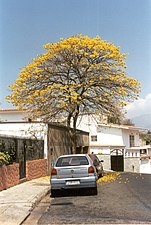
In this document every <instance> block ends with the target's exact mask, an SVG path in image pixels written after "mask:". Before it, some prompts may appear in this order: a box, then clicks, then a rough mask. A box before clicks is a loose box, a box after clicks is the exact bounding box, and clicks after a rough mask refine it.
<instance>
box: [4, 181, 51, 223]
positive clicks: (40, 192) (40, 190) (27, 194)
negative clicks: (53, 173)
mask: <svg viewBox="0 0 151 225" xmlns="http://www.w3.org/2000/svg"><path fill="white" fill-rule="evenodd" d="M49 190H50V182H49V177H41V178H38V179H35V180H32V181H28V182H24V183H22V184H19V185H17V186H14V187H11V188H9V189H7V190H3V191H1V192H0V224H3V225H20V224H21V223H22V222H23V221H24V220H25V218H26V217H27V216H28V215H29V214H30V212H31V211H32V209H33V208H34V207H35V205H36V204H37V203H38V202H39V201H40V200H41V199H42V198H43V197H44V196H45V195H46V194H47V193H48V192H49Z"/></svg>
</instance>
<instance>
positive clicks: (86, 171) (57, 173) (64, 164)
mask: <svg viewBox="0 0 151 225" xmlns="http://www.w3.org/2000/svg"><path fill="white" fill-rule="evenodd" d="M96 181H97V173H96V169H95V167H94V165H93V162H92V160H91V159H90V157H89V156H88V155H87V154H72V155H62V156H60V157H59V158H58V159H57V160H56V162H55V164H54V167H53V168H52V171H51V179H50V184H51V196H52V197H55V196H57V195H58V194H59V193H60V191H61V190H70V189H85V188H86V189H89V193H90V194H93V195H97V182H96Z"/></svg>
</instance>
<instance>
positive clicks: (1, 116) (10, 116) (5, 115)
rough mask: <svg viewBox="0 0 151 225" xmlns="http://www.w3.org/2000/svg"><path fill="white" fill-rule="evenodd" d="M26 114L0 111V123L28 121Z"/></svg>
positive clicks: (16, 111) (14, 111) (23, 112)
mask: <svg viewBox="0 0 151 225" xmlns="http://www.w3.org/2000/svg"><path fill="white" fill-rule="evenodd" d="M27 116H28V114H27V113H26V112H25V111H18V110H13V109H12V110H0V121H1V122H17V121H18V122H21V121H28V117H27Z"/></svg>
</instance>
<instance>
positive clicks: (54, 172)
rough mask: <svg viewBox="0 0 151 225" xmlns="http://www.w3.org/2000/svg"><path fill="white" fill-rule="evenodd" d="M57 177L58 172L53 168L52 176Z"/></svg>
mask: <svg viewBox="0 0 151 225" xmlns="http://www.w3.org/2000/svg"><path fill="white" fill-rule="evenodd" d="M56 175H57V170H56V169H55V168H52V170H51V176H56Z"/></svg>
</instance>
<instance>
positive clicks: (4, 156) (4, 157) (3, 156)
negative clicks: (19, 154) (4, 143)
mask: <svg viewBox="0 0 151 225" xmlns="http://www.w3.org/2000/svg"><path fill="white" fill-rule="evenodd" d="M10 158H11V157H10V155H9V154H8V152H5V153H4V152H0V166H3V165H8V164H9V162H10Z"/></svg>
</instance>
